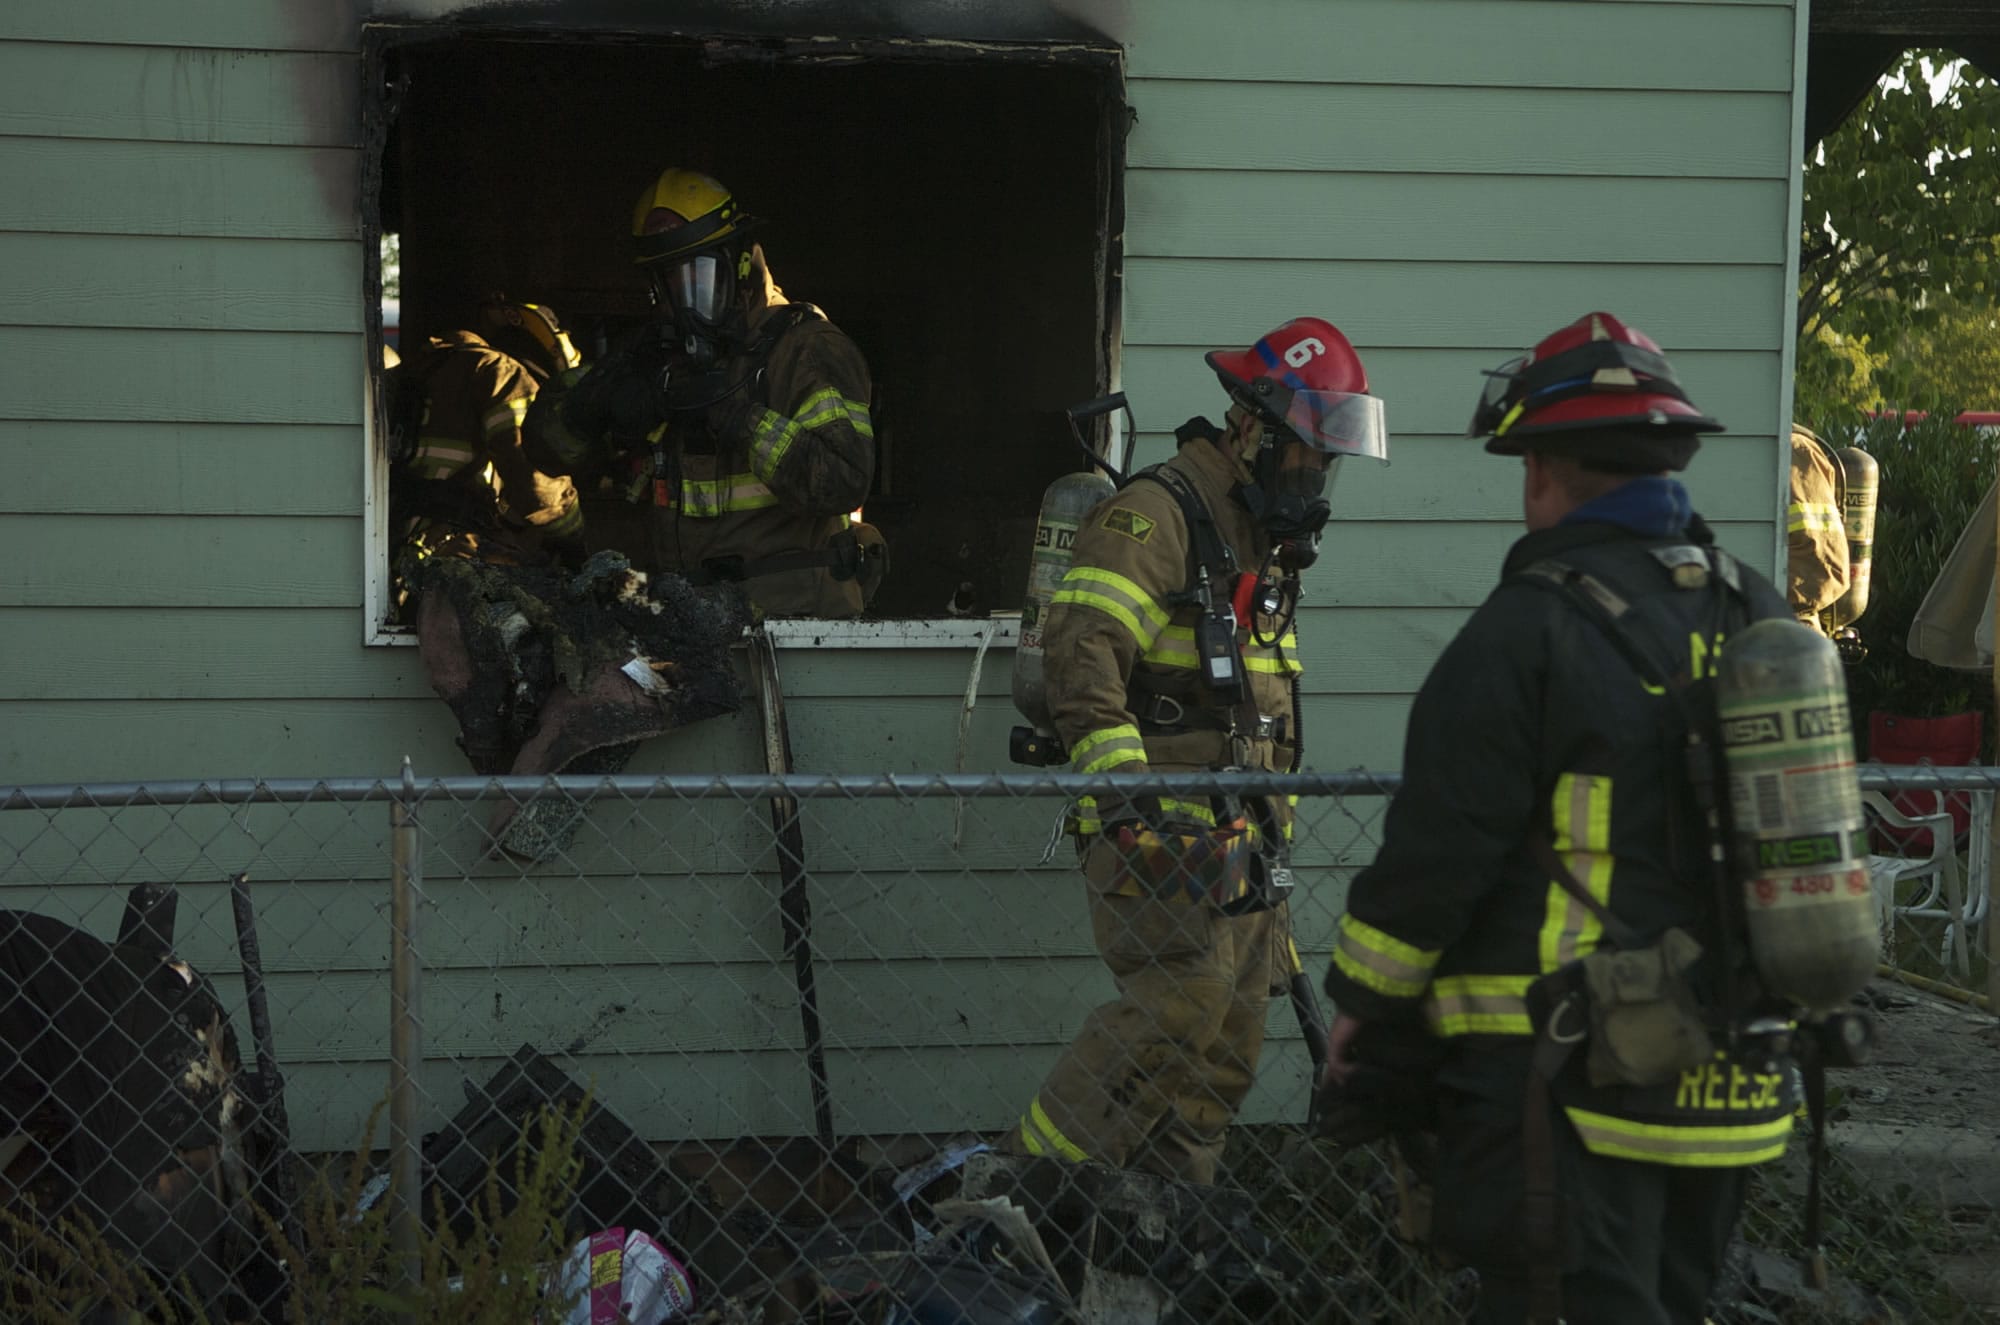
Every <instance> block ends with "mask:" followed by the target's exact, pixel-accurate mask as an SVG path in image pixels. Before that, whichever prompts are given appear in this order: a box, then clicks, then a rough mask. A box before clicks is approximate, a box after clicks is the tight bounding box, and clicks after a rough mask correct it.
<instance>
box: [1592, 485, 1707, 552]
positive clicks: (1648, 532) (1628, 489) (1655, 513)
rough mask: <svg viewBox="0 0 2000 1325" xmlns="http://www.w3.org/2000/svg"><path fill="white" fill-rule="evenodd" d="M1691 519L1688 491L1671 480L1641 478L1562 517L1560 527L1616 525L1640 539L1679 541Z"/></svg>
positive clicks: (1691, 512)
mask: <svg viewBox="0 0 2000 1325" xmlns="http://www.w3.org/2000/svg"><path fill="white" fill-rule="evenodd" d="M1693 518H1694V506H1693V504H1692V502H1690V500H1689V499H1688V490H1687V489H1686V488H1684V487H1682V486H1681V485H1680V483H1679V482H1677V481H1676V480H1674V479H1670V478H1666V477H1664V476H1657V477H1656V476H1650V475H1648V476H1642V477H1639V478H1635V479H1631V480H1629V481H1627V482H1624V483H1621V484H1619V485H1618V486H1617V487H1615V488H1613V489H1612V490H1611V491H1609V492H1607V493H1605V494H1604V495H1603V496H1600V497H1592V498H1591V499H1590V500H1589V501H1587V502H1585V503H1583V505H1581V506H1579V507H1577V508H1576V509H1575V510H1573V511H1571V512H1570V513H1569V514H1568V515H1565V516H1564V517H1563V518H1562V521H1561V523H1563V524H1615V525H1617V526H1618V527H1619V528H1621V529H1626V530H1630V531H1631V532H1632V533H1635V534H1638V535H1639V536H1640V537H1642V538H1678V537H1680V536H1681V535H1682V534H1684V533H1686V532H1687V527H1688V522H1689V521H1690V520H1692V519H1693Z"/></svg>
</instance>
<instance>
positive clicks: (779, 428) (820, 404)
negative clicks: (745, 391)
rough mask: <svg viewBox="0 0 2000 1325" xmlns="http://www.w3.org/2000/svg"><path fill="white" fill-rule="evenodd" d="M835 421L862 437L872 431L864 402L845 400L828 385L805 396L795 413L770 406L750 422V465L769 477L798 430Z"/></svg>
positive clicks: (793, 440)
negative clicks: (784, 412)
mask: <svg viewBox="0 0 2000 1325" xmlns="http://www.w3.org/2000/svg"><path fill="white" fill-rule="evenodd" d="M835 422H841V423H845V424H847V426H848V427H850V428H852V429H854V431H855V432H857V433H859V434H861V435H862V436H863V437H873V436H874V435H875V424H874V421H873V420H872V419H870V418H869V417H868V406H866V405H864V404H862V403H861V402H859V401H854V400H849V399H848V398H847V397H846V396H843V395H841V394H840V392H839V391H838V390H837V389H835V388H834V387H830V386H829V387H823V388H821V389H820V390H818V391H815V392H813V393H812V394H811V395H809V396H807V397H806V398H805V401H804V402H803V403H802V404H801V405H800V406H799V412H798V414H797V416H796V417H793V418H786V417H785V416H784V415H782V414H780V413H778V411H776V410H774V409H766V410H763V411H762V412H760V413H759V414H758V416H757V419H756V421H755V422H754V423H752V424H751V425H750V468H751V469H753V470H755V471H756V472H757V476H758V477H759V478H764V479H768V478H770V477H771V475H773V474H775V473H777V472H778V466H779V465H780V464H782V463H784V459H785V453H786V452H787V451H790V450H791V449H792V443H793V442H795V441H797V440H798V436H799V433H800V432H802V431H809V430H811V429H813V428H824V427H825V426H826V425H827V424H829V423H835Z"/></svg>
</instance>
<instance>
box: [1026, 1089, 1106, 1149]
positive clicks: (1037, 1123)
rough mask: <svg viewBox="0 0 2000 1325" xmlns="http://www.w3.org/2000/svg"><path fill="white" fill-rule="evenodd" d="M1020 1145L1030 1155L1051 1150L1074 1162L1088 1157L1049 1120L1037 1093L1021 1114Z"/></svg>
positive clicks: (1080, 1147)
mask: <svg viewBox="0 0 2000 1325" xmlns="http://www.w3.org/2000/svg"><path fill="white" fill-rule="evenodd" d="M1021 1147H1022V1148H1023V1149H1024V1150H1026V1151H1027V1152H1028V1153H1029V1154H1031V1155H1046V1154H1048V1153H1049V1152H1050V1151H1051V1150H1053V1151H1055V1153H1056V1154H1058V1155H1061V1156H1062V1157H1063V1158H1064V1159H1067V1160H1071V1161H1073V1162H1076V1163H1081V1162H1083V1161H1084V1160H1087V1159H1089V1158H1090V1156H1089V1154H1088V1153H1086V1152H1085V1151H1084V1149H1083V1147H1082V1146H1079V1145H1078V1144H1077V1143H1076V1142H1074V1141H1072V1140H1070V1139H1069V1138H1068V1137H1066V1136H1064V1135H1063V1134H1062V1132H1061V1131H1059V1130H1058V1129H1057V1127H1056V1125H1055V1124H1054V1123H1052V1122H1050V1121H1049V1115H1048V1111H1047V1110H1046V1109H1044V1108H1042V1097H1041V1096H1039V1095H1037V1096H1036V1097H1035V1101H1034V1103H1032V1104H1030V1105H1029V1106H1028V1111H1027V1112H1026V1113H1024V1114H1022V1115H1021Z"/></svg>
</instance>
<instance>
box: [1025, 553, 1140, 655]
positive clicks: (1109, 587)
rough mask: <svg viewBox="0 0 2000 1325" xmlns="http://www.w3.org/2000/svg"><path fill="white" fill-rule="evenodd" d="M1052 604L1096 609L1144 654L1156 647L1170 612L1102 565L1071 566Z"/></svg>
mask: <svg viewBox="0 0 2000 1325" xmlns="http://www.w3.org/2000/svg"><path fill="white" fill-rule="evenodd" d="M1049 602H1050V604H1051V605H1054V604H1056V603H1074V604H1076V605H1077V606H1078V607H1094V608H1096V609H1097V610H1098V611H1100V612H1102V613H1104V614H1105V615H1106V616H1108V617H1110V618H1111V619H1112V620H1114V621H1116V622H1118V623H1119V624H1121V625H1123V626H1124V627H1125V629H1127V630H1129V631H1131V632H1132V638H1133V639H1134V640H1136V641H1138V644H1139V649H1140V651H1141V652H1142V653H1143V652H1144V651H1146V650H1147V649H1150V648H1151V647H1152V646H1153V641H1154V640H1155V639H1156V638H1158V636H1159V633H1160V632H1161V631H1162V630H1163V629H1165V628H1166V624H1167V609H1166V608H1164V607H1161V606H1160V605H1159V604H1158V603H1156V602H1154V601H1153V597H1152V595H1151V594H1148V593H1147V592H1146V591H1145V590H1144V589H1141V588H1140V587H1139V586H1138V585H1136V584H1134V583H1133V582H1132V581H1131V580H1128V579H1126V578H1125V577H1124V576H1123V575H1120V574H1119V573H1118V572H1117V571H1113V570H1105V569H1104V568H1102V567H1100V566H1071V567H1070V568H1069V574H1067V575H1065V576H1063V579H1062V586H1061V587H1060V588H1058V589H1057V590H1056V591H1055V593H1054V594H1053V595H1051V596H1050V598H1049Z"/></svg>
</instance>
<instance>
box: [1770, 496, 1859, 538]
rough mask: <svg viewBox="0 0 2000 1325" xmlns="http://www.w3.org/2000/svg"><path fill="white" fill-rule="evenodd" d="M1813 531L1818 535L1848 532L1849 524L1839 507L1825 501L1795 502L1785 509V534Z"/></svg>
mask: <svg viewBox="0 0 2000 1325" xmlns="http://www.w3.org/2000/svg"><path fill="white" fill-rule="evenodd" d="M1806 530H1811V531H1812V532H1813V533H1816V534H1823V533H1832V532H1835V531H1838V532H1840V533H1843V534H1844V533H1846V532H1847V522H1846V520H1845V519H1844V518H1843V517H1842V515H1841V510H1840V508H1839V507H1838V506H1835V505H1833V504H1832V503H1831V502H1823V501H1795V502H1793V503H1791V504H1790V505H1789V506H1787V507H1785V532H1786V533H1790V534H1797V533H1802V532H1804V531H1806Z"/></svg>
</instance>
